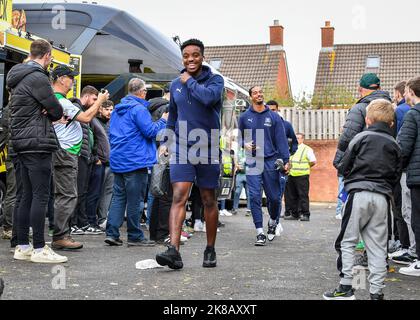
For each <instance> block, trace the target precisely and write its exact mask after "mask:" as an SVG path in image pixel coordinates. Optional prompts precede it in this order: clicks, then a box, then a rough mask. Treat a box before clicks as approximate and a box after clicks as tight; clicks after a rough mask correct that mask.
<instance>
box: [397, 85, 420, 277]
mask: <svg viewBox="0 0 420 320" xmlns="http://www.w3.org/2000/svg"><path fill="white" fill-rule="evenodd" d="M404 97H405V100H406V101H407V103H408V104H409V105H413V106H414V107H413V108H412V109H411V110H410V111H408V112H407V114H406V116H405V118H404V123H403V126H402V128H401V131H400V133H399V135H398V143H399V145H400V147H401V150H402V156H403V159H402V162H403V168H407V186H408V188H410V190H411V205H412V207H411V222H412V223H411V227H412V229H413V232H414V237H415V240H416V256H413V257H412V258H413V263H411V264H410V265H409V266H408V267H407V268H401V269H400V270H399V272H400V273H402V274H405V275H408V276H415V277H420V260H414V259H418V258H419V257H420V130H419V128H420V77H417V78H414V79H411V80H410V81H408V83H407V86H406V88H405V94H404Z"/></svg>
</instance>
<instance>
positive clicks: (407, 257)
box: [392, 252, 416, 266]
mask: <svg viewBox="0 0 420 320" xmlns="http://www.w3.org/2000/svg"><path fill="white" fill-rule="evenodd" d="M415 260H416V259H415V258H414V257H413V256H412V255H411V254H409V253H408V252H406V253H404V254H403V255H400V256H397V257H393V258H392V261H393V262H395V263H396V264H402V265H405V266H409V265H410V264H412V263H413V262H414V261H415Z"/></svg>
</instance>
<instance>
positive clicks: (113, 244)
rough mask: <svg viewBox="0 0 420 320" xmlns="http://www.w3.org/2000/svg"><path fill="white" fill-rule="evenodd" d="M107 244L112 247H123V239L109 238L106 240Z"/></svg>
mask: <svg viewBox="0 0 420 320" xmlns="http://www.w3.org/2000/svg"><path fill="white" fill-rule="evenodd" d="M105 243H106V244H109V245H110V246H111V247H121V246H122V245H123V242H122V240H121V239H114V238H111V237H107V238H106V239H105Z"/></svg>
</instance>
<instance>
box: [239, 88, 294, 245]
mask: <svg viewBox="0 0 420 320" xmlns="http://www.w3.org/2000/svg"><path fill="white" fill-rule="evenodd" d="M249 94H250V96H251V99H252V106H251V107H250V108H249V110H248V111H246V112H245V113H243V114H242V116H241V117H240V119H239V130H240V132H241V135H242V140H243V144H244V146H245V149H246V150H247V167H248V170H247V184H248V186H249V196H250V198H251V211H252V217H253V219H254V224H255V228H256V229H257V240H256V242H255V245H256V246H265V244H266V241H267V237H266V236H265V234H264V229H263V213H262V188H261V185H262V186H263V188H264V191H265V194H266V196H267V201H268V206H267V207H268V211H269V214H270V221H269V223H268V240H269V241H273V240H274V237H275V236H276V227H277V219H278V217H279V216H280V197H279V194H280V177H281V170H278V168H277V165H276V162H278V160H279V159H281V160H282V161H283V164H284V170H285V171H287V170H288V167H289V157H290V154H289V145H288V140H287V137H286V133H285V129H284V122H283V119H282V118H281V117H280V116H279V115H278V114H277V113H275V112H273V111H271V110H270V109H269V108H268V107H267V106H265V105H264V95H263V90H262V89H261V87H258V86H255V87H253V88H251V89H250V91H249ZM262 164H263V165H262Z"/></svg>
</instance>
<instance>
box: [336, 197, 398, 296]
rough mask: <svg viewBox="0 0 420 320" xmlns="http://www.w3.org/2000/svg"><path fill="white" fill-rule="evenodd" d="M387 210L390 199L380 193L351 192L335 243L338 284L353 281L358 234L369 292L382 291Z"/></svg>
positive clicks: (384, 269) (386, 235)
mask: <svg viewBox="0 0 420 320" xmlns="http://www.w3.org/2000/svg"><path fill="white" fill-rule="evenodd" d="M388 210H390V203H389V200H388V199H387V197H386V196H385V195H383V194H380V193H375V192H370V191H361V192H356V193H352V194H350V196H349V198H348V200H347V203H346V206H345V209H344V216H343V220H342V225H341V232H340V235H339V236H338V239H337V241H336V243H335V248H336V250H337V252H338V259H337V267H338V270H339V271H340V277H341V281H340V284H342V285H352V283H353V265H354V255H355V254H354V253H355V248H356V245H357V243H358V241H359V235H360V236H361V237H362V239H363V240H364V242H365V247H366V252H367V256H368V263H369V271H370V275H369V278H368V280H369V283H370V293H372V294H380V293H382V289H383V288H384V287H385V285H384V283H385V278H386V275H387V268H386V259H387V242H388Z"/></svg>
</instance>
